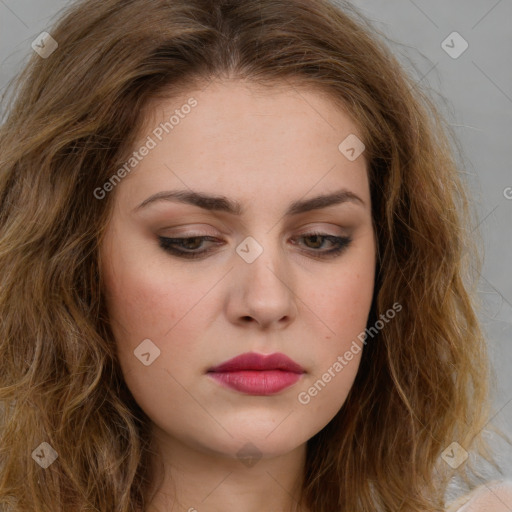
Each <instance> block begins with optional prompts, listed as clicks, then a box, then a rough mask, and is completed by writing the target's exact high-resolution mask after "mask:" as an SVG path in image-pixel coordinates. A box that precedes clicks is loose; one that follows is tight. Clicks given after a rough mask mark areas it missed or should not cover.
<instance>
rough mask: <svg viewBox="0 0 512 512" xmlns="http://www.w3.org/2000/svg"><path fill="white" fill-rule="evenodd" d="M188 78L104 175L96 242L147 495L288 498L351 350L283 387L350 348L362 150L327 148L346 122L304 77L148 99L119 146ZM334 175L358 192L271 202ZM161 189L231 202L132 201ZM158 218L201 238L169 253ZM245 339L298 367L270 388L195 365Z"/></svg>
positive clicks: (210, 509) (239, 500)
mask: <svg viewBox="0 0 512 512" xmlns="http://www.w3.org/2000/svg"><path fill="white" fill-rule="evenodd" d="M191 96H193V97H194V98H195V99H196V100H197V106H196V107H195V108H194V109H192V111H191V112H190V113H189V114H188V115H186V116H184V118H182V119H180V122H179V124H178V125H177V126H175V127H174V129H173V130H172V131H170V133H168V134H165V133H164V136H163V138H162V140H161V141H158V140H157V139H155V140H157V142H158V144H157V145H156V147H155V148H154V149H152V150H151V151H150V152H149V154H147V156H145V157H144V159H142V161H141V162H140V163H139V164H138V165H137V167H136V168H135V169H134V170H133V171H132V172H131V173H130V174H129V175H128V176H127V177H125V178H124V179H123V180H122V182H121V183H119V184H118V185H117V187H116V190H115V205H114V211H113V216H112V218H111V219H110V222H109V224H108V226H107V231H106V233H105V238H104V240H103V243H102V246H101V254H100V255H101V268H102V272H103V275H104V279H105V287H106V297H107V306H108V311H109V315H110V318H111V324H112V330H113V333H114V336H115V339H116V345H117V350H118V355H119V360H120V364H121V367H122V371H123V375H124V378H125V380H126V383H127V385H128V387H129V389H130V391H131V392H132V394H133V396H134V398H135V400H136V401H137V403H138V404H139V405H140V406H141V408H142V409H143V410H144V411H145V413H146V414H147V415H148V417H149V418H150V419H151V422H152V428H153V442H154V446H155V450H157V451H158V453H159V454H160V455H161V458H162V460H163V463H164V466H165V472H164V479H163V483H162V487H161V488H160V489H159V492H158V494H157V495H156V497H155V499H154V500H153V501H152V502H151V504H150V505H149V507H148V508H147V510H148V511H150V512H164V511H169V510H173V511H177V512H181V511H191V512H192V511H193V510H197V511H198V512H221V511H226V510H237V511H240V512H261V511H262V510H265V511H280V512H281V511H282V512H285V511H288V510H290V509H292V508H293V507H294V506H295V504H296V500H297V498H298V495H299V489H300V484H301V474H302V473H301V472H302V469H303V467H304V464H305V454H306V442H307V441H308V439H310V438H311V437H313V436H314V435H315V434H316V433H318V432H319V431H320V430H321V429H322V428H323V427H325V425H326V424H327V423H329V421H330V420H331V419H332V418H333V417H334V416H335V415H336V413H337V412H338V411H339V410H340V408H341V407H342V405H343V403H344V402H345V399H346V397H347V394H348V392H349V390H350V388H351V386H352V384H353V382H354V379H355V376H356V373H357V371H358V367H359V362H360V358H361V354H362V351H361V350H360V351H359V352H358V353H356V354H355V355H353V358H352V359H351V360H350V361H347V364H346V366H344V368H343V370H342V371H339V372H338V373H335V374H334V375H335V376H334V377H333V376H332V370H331V379H330V381H329V382H328V383H327V384H326V385H325V387H323V388H322V389H321V391H319V392H318V393H317V394H316V395H315V396H312V397H311V400H310V401H309V403H307V404H304V403H301V402H300V401H299V400H298V395H299V393H300V392H303V391H305V390H306V391H307V390H308V389H309V388H311V387H312V386H313V385H314V384H315V382H317V381H318V380H319V379H320V378H322V375H323V374H325V372H327V371H328V369H329V368H332V367H333V363H335V362H336V361H337V358H338V357H339V356H343V354H345V353H346V352H347V350H349V348H350V347H351V346H352V344H353V342H354V340H357V336H358V335H359V334H360V333H361V332H362V331H364V330H365V327H366V322H367V319H368V314H369V311H370V306H371V299H372V295H373V283H374V276H375V274H374V272H375V262H376V241H375V236H374V231H373V227H372V217H371V201H370V191H369V183H368V177H367V169H366V165H367V163H366V161H365V159H364V153H363V154H362V155H361V156H359V157H358V158H356V159H355V160H353V161H350V160H349V159H348V158H346V157H345V156H344V155H343V154H342V153H341V152H340V150H338V145H339V144H340V143H341V142H342V141H343V140H344V139H345V138H346V137H347V136H348V135H350V134H355V135H357V136H359V138H361V136H360V133H359V131H358V128H357V126H356V125H355V124H354V123H353V122H352V120H351V119H350V118H349V117H348V116H347V115H346V114H345V113H344V112H342V111H341V110H340V109H336V108H335V107H334V105H333V103H332V102H331V101H330V100H329V98H327V97H326V96H325V95H322V94H320V93H319V92H317V91H312V90H309V89H305V88H290V87H286V86H283V87H275V88H273V89H272V90H269V89H265V90H263V89H260V88H258V87H256V86H255V85H254V84H251V83H247V82H241V81H238V80H224V81H222V82H221V81H218V82H213V83H211V84H210V85H209V86H208V87H207V88H205V89H204V90H200V89H199V90H194V91H193V92H191V91H187V92H186V93H184V94H183V96H182V97H174V98H173V99H172V100H158V101H155V102H154V104H153V105H152V106H151V115H150V116H148V119H147V123H145V125H144V126H143V127H141V129H140V130H139V133H140V140H139V141H138V142H140V144H139V143H138V144H137V145H136V148H134V150H135V149H137V148H139V147H140V145H141V144H143V143H144V141H146V139H147V137H148V135H151V133H152V131H153V130H154V129H155V127H156V126H158V125H159V123H161V122H164V121H165V120H168V119H169V117H170V115H171V114H172V113H173V112H174V110H175V109H177V108H180V106H182V105H183V104H185V103H186V101H187V99H188V98H190V97H191ZM341 189H344V190H345V191H349V192H350V193H351V194H353V197H355V196H357V199H355V198H352V199H349V200H347V197H346V196H345V200H344V201H342V202H340V203H338V204H332V205H330V206H327V207H322V208H319V209H314V210H309V211H304V212H301V213H298V214H293V215H286V214H285V212H286V210H287V209H288V207H289V206H290V204H291V203H292V202H295V201H299V200H302V201H304V200H307V199H311V198H313V197H317V196H320V195H325V194H332V193H333V192H335V191H339V190H341ZM170 190H185V191H189V192H190V191H194V192H200V193H203V194H208V195H216V196H219V195H222V196H224V197H226V198H228V199H229V200H232V201H237V202H239V203H240V205H241V207H242V208H243V213H242V214H241V215H235V214H233V213H229V212H226V211H220V210H208V209H205V208H200V207H199V206H197V205H192V204H185V203H180V202H177V201H169V200H159V201H153V202H151V203H149V204H147V205H146V206H144V207H140V208H137V207H138V206H139V205H140V204H141V203H142V202H143V201H145V200H146V199H148V198H149V197H150V196H152V195H153V194H156V193H159V192H162V191H170ZM312 231H318V232H321V233H324V234H325V235H331V236H336V237H350V239H351V241H350V243H349V244H348V245H347V246H346V247H345V248H344V249H343V251H341V253H340V254H338V255H336V256H334V257H333V256H331V257H329V256H326V255H325V254H326V252H327V251H329V250H331V249H334V248H335V247H336V242H332V241H329V240H330V239H328V238H323V239H322V238H315V237H314V236H311V235H309V236H305V235H306V234H307V233H311V232H312ZM158 236H164V237H175V238H176V237H190V238H193V237H198V236H211V237H213V239H215V241H213V242H212V241H208V240H206V241H204V242H203V243H200V241H196V240H195V239H193V240H190V241H189V242H188V245H185V246H181V249H182V250H188V251H189V252H193V251H195V252H200V251H202V250H205V249H211V252H209V253H208V254H206V255H203V256H201V257H200V258H198V259H184V258H180V257H178V256H175V255H172V254H171V253H169V252H166V250H164V249H163V248H162V247H161V246H160V245H159V239H158ZM249 236H250V237H252V238H253V239H254V240H256V241H257V243H258V244H259V246H260V247H261V248H262V249H263V252H262V253H261V254H260V255H259V256H257V257H256V258H255V259H254V261H252V262H251V263H248V262H247V261H246V260H244V259H243V258H242V257H241V256H240V254H242V253H237V251H236V249H237V247H238V246H240V244H241V243H242V242H243V241H244V240H245V239H246V237H249ZM241 247H244V248H246V247H247V248H248V246H245V243H244V244H242V245H241ZM177 248H180V247H179V246H178V247H177ZM246 250H247V249H246ZM249 250H250V251H254V250H255V249H254V246H251V248H250V249H249ZM146 339H149V340H151V343H152V344H153V345H150V347H158V349H159V350H160V355H159V356H158V357H157V358H156V359H154V362H152V363H151V364H149V365H147V366H146V365H144V364H142V362H141V360H140V359H139V358H138V357H136V356H135V355H134V350H136V349H137V347H138V346H139V345H140V344H141V342H142V341H143V340H146ZM358 345H359V346H361V343H360V342H358ZM149 350H150V351H154V350H155V349H154V348H150V349H149ZM146 352H147V351H146ZM245 352H257V353H259V354H270V353H274V352H280V353H283V354H286V355H287V356H288V357H290V358H291V359H293V360H294V361H296V362H297V363H299V364H300V365H301V366H302V367H303V368H304V370H305V371H304V373H303V374H302V375H301V376H300V380H299V381H297V382H296V383H295V384H293V385H291V386H290V387H288V388H286V389H284V390H282V391H280V392H278V393H276V394H273V395H271V396H254V395H248V394H246V393H244V392H240V391H237V390H234V389H231V388H226V387H224V386H222V385H221V384H219V383H218V382H217V381H215V380H213V379H211V378H210V376H209V375H207V373H206V372H207V370H208V369H209V368H211V367H212V366H214V365H218V364H220V363H222V362H224V361H226V360H228V359H231V358H233V357H235V356H237V355H239V354H242V353H245ZM153 353H154V352H153ZM324 382H325V380H324ZM249 442H250V443H252V445H253V446H254V447H255V448H253V449H254V450H255V451H256V452H257V454H258V457H260V458H259V460H257V461H256V462H255V464H252V465H249V464H247V462H246V461H244V460H243V459H241V458H240V457H239V456H237V452H239V450H240V449H241V448H242V447H243V446H244V445H246V444H247V443H249ZM154 464H155V467H158V466H156V462H155V463H154ZM155 472H156V474H157V475H160V470H159V469H155ZM175 490H176V492H175Z"/></svg>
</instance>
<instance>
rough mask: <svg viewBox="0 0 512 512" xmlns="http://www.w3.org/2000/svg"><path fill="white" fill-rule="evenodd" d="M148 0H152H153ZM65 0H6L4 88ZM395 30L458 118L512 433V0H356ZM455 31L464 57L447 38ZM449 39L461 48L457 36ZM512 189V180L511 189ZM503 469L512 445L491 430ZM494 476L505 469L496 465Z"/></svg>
mask: <svg viewBox="0 0 512 512" xmlns="http://www.w3.org/2000/svg"><path fill="white" fill-rule="evenodd" d="M148 1H149V0H148ZM70 3H71V2H70V1H69V0H68V1H64V0H0V91H3V90H4V88H5V86H6V84H7V82H8V81H9V80H10V79H11V78H12V77H13V76H14V75H15V74H16V73H17V72H18V71H19V70H20V69H21V68H22V66H23V64H24V63H25V62H26V61H27V59H28V57H29V55H30V54H31V52H32V49H31V46H30V45H31V43H32V41H33V40H34V39H35V38H36V37H37V36H38V35H39V34H40V33H41V32H42V31H48V32H51V30H50V28H51V26H52V23H53V21H54V20H55V18H56V16H57V15H58V12H59V11H60V10H61V9H62V8H64V7H65V6H67V5H69V4H70ZM352 3H353V4H354V5H355V6H356V7H358V8H359V9H360V11H361V12H362V13H363V14H364V15H365V16H366V17H367V18H369V19H370V20H371V21H372V22H373V23H374V26H375V27H376V28H377V29H378V30H380V31H382V32H383V33H384V34H386V35H387V37H389V38H390V39H391V42H389V44H390V45H391V47H392V49H393V51H394V52H395V54H396V55H397V56H398V57H399V59H400V60H401V61H402V63H403V64H404V65H405V66H406V67H407V69H408V70H409V72H410V73H411V75H412V76H413V77H414V78H415V79H416V80H417V81H421V83H422V84H423V85H424V86H425V87H427V88H428V89H429V90H430V95H431V97H433V99H434V101H435V102H436V104H437V105H438V107H439V108H440V109H441V111H442V113H443V114H444V115H445V117H446V118H447V120H448V122H449V123H450V125H452V126H453V127H454V130H455V133H456V136H457V137H458V139H459V140H460V142H461V145H462V149H463V152H464V153H463V158H464V161H463V164H464V167H465V172H466V173H467V174H466V175H465V177H466V179H467V181H468V183H469V184H470V185H471V190H472V191H473V194H474V199H475V204H476V208H477V211H478V213H479V219H480V229H481V230H482V233H483V235H484V244H485V263H484V268H483V272H482V275H481V280H480V285H479V293H480V295H481V298H482V300H483V309H482V311H481V313H480V319H481V320H482V322H483V325H484V328H485V330H486V333H487V335H488V338H489V348H490V352H491V356H492V362H493V365H494V368H495V372H496V382H495V389H494V394H493V396H494V411H493V415H492V417H491V418H490V419H492V422H493V423H494V424H496V425H497V426H498V427H500V428H502V429H503V430H504V431H505V432H507V433H508V434H509V436H511V437H512V372H511V371H510V367H511V363H512V344H511V339H512V273H511V272H510V269H509V265H510V262H511V256H512V236H511V235H512V231H511V221H512V188H511V189H508V187H512V171H511V161H512V65H511V64H512V61H511V54H512V51H511V50H512V2H511V1H510V0H471V1H469V0H451V1H448V0H414V1H413V0H353V2H352ZM454 31H456V32H458V33H459V34H460V35H461V36H462V37H463V38H464V39H465V40H466V41H467V43H468V44H469V46H468V48H467V50H466V51H465V52H464V53H462V54H461V55H460V56H459V57H458V58H452V57H451V56H450V55H448V53H446V51H445V50H444V49H443V47H442V43H443V41H445V40H446V38H447V37H448V36H449V35H450V34H451V33H452V32H454ZM448 41H449V43H448V44H450V45H452V46H454V50H457V49H458V48H459V47H460V46H459V43H458V42H457V41H456V40H455V41H454V42H453V43H451V42H450V39H448ZM507 190H509V192H510V193H509V194H508V197H509V198H510V199H507V197H506V195H507ZM489 437H490V438H492V439H493V443H495V446H496V450H497V460H498V462H499V463H500V464H501V465H502V467H503V471H504V473H505V476H506V477H508V478H512V447H511V446H510V445H507V444H505V443H503V442H500V441H499V440H496V438H495V437H494V436H491V435H489ZM489 475H490V476H492V477H496V478H503V477H500V475H499V474H495V473H489Z"/></svg>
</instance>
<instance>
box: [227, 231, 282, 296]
mask: <svg viewBox="0 0 512 512" xmlns="http://www.w3.org/2000/svg"><path fill="white" fill-rule="evenodd" d="M256 237H257V238H256ZM280 244H281V241H280V240H278V239H277V237H276V236H275V231H274V232H272V231H271V232H268V233H259V234H258V235H249V236H247V237H246V238H245V239H244V240H243V241H242V242H241V243H240V244H239V245H238V246H237V248H236V252H237V254H238V256H239V257H240V259H241V260H242V262H240V266H241V268H242V274H244V275H245V274H247V275H249V277H250V280H254V281H257V282H258V283H260V284H265V285H267V286H272V285H273V284H274V281H276V280H277V281H278V282H280V283H281V286H283V284H282V280H283V279H284V276H282V275H281V274H282V273H283V271H284V269H285V265H284V256H285V254H284V252H283V251H282V248H281V246H280Z"/></svg>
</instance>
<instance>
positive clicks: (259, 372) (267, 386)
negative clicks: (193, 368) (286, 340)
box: [208, 352, 305, 396]
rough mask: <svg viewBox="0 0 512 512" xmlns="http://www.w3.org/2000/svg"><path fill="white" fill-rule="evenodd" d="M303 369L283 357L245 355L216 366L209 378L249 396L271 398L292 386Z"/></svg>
mask: <svg viewBox="0 0 512 512" xmlns="http://www.w3.org/2000/svg"><path fill="white" fill-rule="evenodd" d="M303 373H305V370H304V369H303V368H302V367H301V366H300V365H299V364H297V363H296V362H295V361H293V360H292V359H290V358H289V357H287V356H285V355H284V354H280V353H275V354H270V355H262V354H257V353H255V352H247V353H245V354H241V355H239V356H237V357H234V358H233V359H230V360H229V361H226V362H224V363H222V364H220V365H218V366H215V367H213V368H210V369H209V370H208V375H209V376H210V377H212V378H213V379H215V380H216V381H218V382H220V383H221V384H222V385H224V386H227V387H229V388H232V389H235V390H236V391H240V392H242V393H246V394H248V395H263V396H268V395H273V394H275V393H278V392H279V391H281V390H283V389H285V388H287V387H290V386H292V385H293V384H295V383H296V382H297V381H298V380H299V379H300V377H301V375H302V374H303Z"/></svg>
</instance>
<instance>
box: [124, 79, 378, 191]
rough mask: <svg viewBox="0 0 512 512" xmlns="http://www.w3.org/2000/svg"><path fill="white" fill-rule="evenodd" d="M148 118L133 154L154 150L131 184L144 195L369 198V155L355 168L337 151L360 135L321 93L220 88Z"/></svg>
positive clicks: (154, 108)
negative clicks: (337, 192)
mask: <svg viewBox="0 0 512 512" xmlns="http://www.w3.org/2000/svg"><path fill="white" fill-rule="evenodd" d="M191 105H194V106H191ZM145 114H146V115H145V117H144V118H143V121H144V122H143V123H142V124H141V127H140V129H139V130H138V137H137V142H136V143H135V145H134V148H132V149H133V150H134V151H136V150H137V148H139V147H141V146H143V145H144V144H145V142H147V141H148V140H149V139H151V141H152V142H153V143H152V144H151V146H152V149H151V150H150V151H149V152H148V154H147V155H146V156H144V158H143V159H141V161H140V163H138V164H137V167H136V168H135V169H134V171H133V172H131V173H130V176H129V179H127V180H126V181H127V182H131V187H133V190H135V189H136V190H137V191H140V193H141V194H142V193H145V194H151V193H155V192H158V191H159V190H164V189H166V188H169V187H171V186H173V187H174V188H176V187H175V186H176V185H180V188H182V189H183V188H187V187H188V188H189V189H195V190H199V189H200V190H201V191H208V190H211V191H215V192H218V191H219V190H222V191H223V192H224V193H225V195H231V194H228V192H230V191H231V192H233V194H236V195H237V197H238V198H239V199H240V200H243V197H244V194H246V193H247V194H249V195H254V194H255V193H258V192H259V193H260V194H263V195H266V196H267V197H268V198H270V197H276V196H277V193H278V192H280V193H281V195H286V194H287V192H290V193H292V192H293V196H294V198H295V199H296V197H295V196H297V194H298V195H299V196H302V195H305V194H307V192H308V190H309V189H311V188H313V187H314V188H315V189H316V190H315V192H317V193H325V192H328V191H332V188H333V187H337V188H339V186H340V185H343V186H347V187H350V188H354V189H356V190H355V192H356V193H358V195H362V196H366V197H365V198H364V199H369V197H368V190H367V189H368V183H367V172H366V162H365V159H364V153H363V154H361V156H360V157H358V158H357V159H356V160H354V161H350V160H349V159H347V158H346V156H345V155H344V154H343V153H342V152H341V151H340V148H339V146H340V144H341V143H342V142H343V141H344V140H345V139H347V137H349V136H356V137H358V138H359V139H361V138H362V136H361V133H360V131H359V129H358V127H357V125H356V124H355V122H354V121H353V120H352V119H351V117H350V116H349V115H348V113H347V112H346V111H345V110H344V109H343V108H341V107H340V104H339V102H335V101H333V100H332V98H331V97H330V96H329V95H328V94H326V93H324V92H323V91H320V90H317V89H312V88H310V87H304V86H298V85H296V84H290V85H288V84H279V85H276V86H273V87H271V86H261V85H258V84H254V83H251V82H244V81H240V80H227V81H222V82H220V81H217V82H211V83H210V84H208V85H207V86H206V87H203V89H201V88H194V89H193V88H191V89H190V90H186V89H185V90H183V91H182V92H181V93H180V94H174V95H173V96H172V97H168V98H166V97H160V98H154V99H153V100H152V101H151V102H150V103H148V105H147V106H146V108H145ZM124 185H126V186H128V183H126V184H123V186H124ZM126 188H128V187H126Z"/></svg>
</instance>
